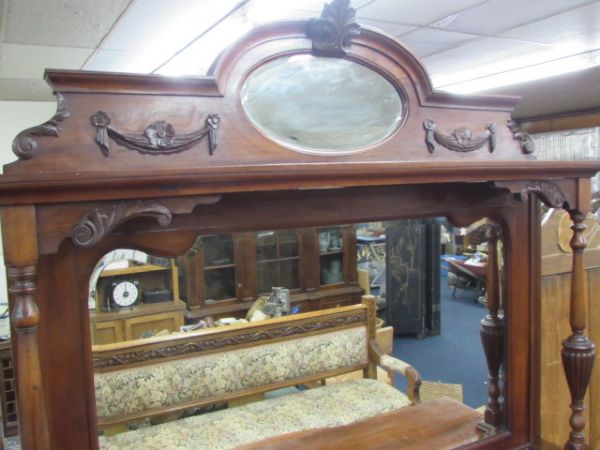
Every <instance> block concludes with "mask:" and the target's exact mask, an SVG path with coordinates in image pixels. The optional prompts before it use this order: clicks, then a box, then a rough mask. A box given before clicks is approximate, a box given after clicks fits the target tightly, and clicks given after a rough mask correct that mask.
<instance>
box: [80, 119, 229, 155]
mask: <svg viewBox="0 0 600 450" xmlns="http://www.w3.org/2000/svg"><path fill="white" fill-rule="evenodd" d="M90 120H91V122H92V125H93V126H95V127H96V130H97V131H96V143H97V144H98V146H99V147H100V150H101V151H102V153H103V154H104V155H105V156H108V154H109V143H108V139H109V137H110V138H112V139H113V140H114V141H115V142H117V143H118V144H120V145H122V146H124V147H127V148H129V149H132V150H136V151H138V152H140V153H143V154H148V155H169V154H171V153H179V152H181V151H183V150H186V149H188V148H190V147H192V146H193V145H194V144H196V143H198V142H200V141H201V140H202V139H203V138H204V137H205V136H207V135H208V151H209V154H210V155H212V154H213V153H214V151H215V149H216V148H217V129H218V128H219V122H220V121H221V117H220V116H219V115H218V114H216V113H210V114H209V115H208V116H207V117H206V120H205V123H204V127H203V128H201V129H200V130H197V131H194V132H192V133H187V134H180V135H177V133H176V132H175V128H173V125H172V124H170V123H169V122H165V121H164V120H157V121H155V122H152V123H151V124H150V125H148V126H147V127H146V129H145V130H144V132H143V133H141V134H134V133H126V132H124V131H121V130H119V129H117V128H116V127H114V126H113V125H112V124H111V122H112V120H111V118H110V116H109V115H108V114H107V113H105V112H104V111H98V112H97V113H96V114H94V115H93V116H92V117H91V118H90Z"/></svg>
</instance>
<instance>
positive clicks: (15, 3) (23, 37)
mask: <svg viewBox="0 0 600 450" xmlns="http://www.w3.org/2000/svg"><path fill="white" fill-rule="evenodd" d="M129 1H130V0H103V1H97V0H61V1H60V2H58V1H52V2H48V1H46V0H28V1H23V0H11V1H10V2H9V4H8V21H7V22H6V30H5V33H4V42H8V43H13V44H32V45H46V46H60V47H84V48H90V47H96V45H98V43H99V42H100V41H101V40H102V38H103V37H104V35H106V33H108V31H109V30H110V28H111V27H112V25H113V23H114V22H115V21H116V20H117V18H118V17H119V16H120V15H121V13H122V12H123V10H124V9H125V8H126V7H127V5H128V4H129Z"/></svg>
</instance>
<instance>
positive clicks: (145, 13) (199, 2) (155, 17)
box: [101, 0, 238, 53]
mask: <svg viewBox="0 0 600 450" xmlns="http://www.w3.org/2000/svg"><path fill="white" fill-rule="evenodd" d="M237 3H238V0H170V1H169V2H165V1H164V0H144V1H142V2H139V1H138V2H133V3H132V4H131V6H130V7H129V8H128V9H127V11H126V12H125V14H123V16H122V17H121V19H120V20H119V23H118V24H117V25H116V26H115V27H114V28H113V30H112V31H111V32H110V34H109V35H108V36H107V37H106V39H104V41H103V42H102V46H101V47H102V48H103V49H105V50H127V51H148V50H156V51H158V52H163V51H167V52H169V51H170V53H175V52H176V51H177V50H179V49H181V48H182V47H184V46H185V45H186V44H188V43H189V42H190V41H192V40H193V39H194V38H195V37H197V36H198V35H200V34H201V33H202V32H203V31H204V30H206V29H207V28H208V27H210V26H211V25H212V24H214V23H215V22H216V21H218V20H219V19H221V18H222V17H223V16H225V15H226V14H227V13H228V12H229V11H231V9H232V8H233V7H234V6H235V5H236V4H237Z"/></svg>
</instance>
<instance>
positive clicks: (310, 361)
mask: <svg viewBox="0 0 600 450" xmlns="http://www.w3.org/2000/svg"><path fill="white" fill-rule="evenodd" d="M366 341H367V331H366V327H356V328H349V329H345V330H338V331H334V332H330V333H324V334H319V335H314V336H308V337H303V338H297V339H291V340H289V341H284V342H277V343H273V344H265V345H258V346H254V347H250V348H245V349H240V350H232V351H227V352H222V353H215V354H209V355H201V356H197V357H192V358H186V359H180V360H175V361H167V362H163V363H156V364H151V365H146V366H140V367H134V368H130V369H122V370H117V371H113V372H105V373H96V374H95V375H94V385H95V391H96V410H97V414H98V418H102V419H108V418H112V417H119V416H122V415H127V414H135V413H139V412H150V411H153V410H157V409H160V408H164V407H167V406H173V405H178V404H180V403H186V402H194V401H200V400H202V399H205V398H209V397H212V396H215V395H219V394H226V393H229V392H237V391H240V390H242V389H250V388H256V387H260V386H264V385H268V384H271V383H275V382H282V381H287V380H293V379H297V378H300V377H305V376H310V375H314V374H318V373H321V372H326V371H329V370H335V369H343V368H346V367H351V366H355V365H358V364H366V363H367V350H366V349H367V344H366Z"/></svg>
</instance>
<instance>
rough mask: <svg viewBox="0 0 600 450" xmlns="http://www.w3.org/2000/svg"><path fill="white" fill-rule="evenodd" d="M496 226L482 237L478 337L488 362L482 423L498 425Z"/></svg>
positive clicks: (500, 344)
mask: <svg viewBox="0 0 600 450" xmlns="http://www.w3.org/2000/svg"><path fill="white" fill-rule="evenodd" d="M498 238H499V230H498V227H497V225H496V224H490V225H488V228H487V230H486V239H487V244H488V260H487V261H488V262H487V277H486V281H487V288H486V297H487V308H488V314H487V315H486V317H485V318H484V319H482V321H481V328H480V334H481V341H482V343H483V350H484V352H485V356H486V360H487V365H488V401H487V404H486V407H485V414H484V417H485V424H486V425H489V426H491V427H493V428H501V427H502V426H503V424H504V411H503V405H502V404H501V402H500V396H501V395H502V390H501V382H500V368H501V367H502V365H503V364H504V336H505V330H504V329H505V325H504V318H503V317H500V316H499V315H498V312H499V310H500V308H501V307H502V302H501V298H500V271H499V264H498Z"/></svg>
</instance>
